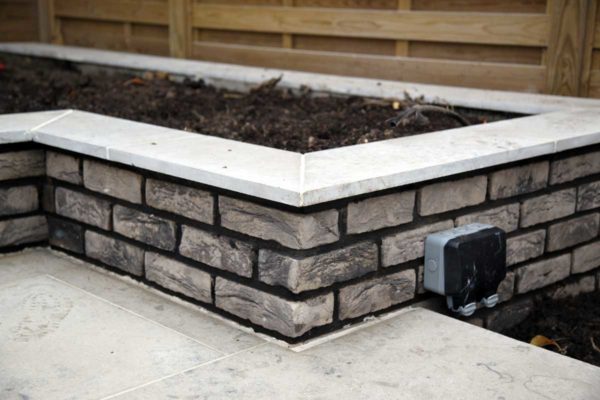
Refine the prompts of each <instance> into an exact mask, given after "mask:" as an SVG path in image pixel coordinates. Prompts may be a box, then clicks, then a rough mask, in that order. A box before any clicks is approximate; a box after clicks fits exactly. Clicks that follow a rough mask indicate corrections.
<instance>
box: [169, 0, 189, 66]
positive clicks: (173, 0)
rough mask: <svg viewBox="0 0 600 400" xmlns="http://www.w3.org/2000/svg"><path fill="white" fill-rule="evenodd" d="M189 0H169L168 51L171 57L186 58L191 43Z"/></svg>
mask: <svg viewBox="0 0 600 400" xmlns="http://www.w3.org/2000/svg"><path fill="white" fill-rule="evenodd" d="M192 11H193V10H192V4H191V0H169V52H170V54H171V57H177V58H188V57H189V56H190V54H191V44H192V24H191V15H190V14H191V13H192Z"/></svg>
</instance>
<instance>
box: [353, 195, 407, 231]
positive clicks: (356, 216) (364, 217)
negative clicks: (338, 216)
mask: <svg viewBox="0 0 600 400" xmlns="http://www.w3.org/2000/svg"><path fill="white" fill-rule="evenodd" d="M414 207H415V192H414V191H409V192H402V193H393V194H388V195H386V196H378V197H372V198H368V199H366V200H361V201H358V202H353V203H350V204H348V220H347V221H348V224H347V225H348V233H350V234H354V233H362V232H370V231H374V230H377V229H381V228H387V227H390V226H397V225H401V224H405V223H407V222H411V221H412V220H413V212H414Z"/></svg>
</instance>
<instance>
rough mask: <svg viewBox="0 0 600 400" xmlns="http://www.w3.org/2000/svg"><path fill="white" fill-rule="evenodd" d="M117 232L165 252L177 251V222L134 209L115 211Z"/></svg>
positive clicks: (119, 208)
mask: <svg viewBox="0 0 600 400" xmlns="http://www.w3.org/2000/svg"><path fill="white" fill-rule="evenodd" d="M113 226H114V230H115V232H118V233H120V234H121V235H123V236H127V237H128V238H131V239H135V240H138V241H140V242H144V243H147V244H149V245H151V246H154V247H158V248H159V249H164V250H175V222H173V221H169V220H167V219H164V218H160V217H157V216H156V215H153V214H147V213H144V212H141V211H138V210H134V209H132V208H128V207H123V206H120V205H116V206H115V207H114V209H113Z"/></svg>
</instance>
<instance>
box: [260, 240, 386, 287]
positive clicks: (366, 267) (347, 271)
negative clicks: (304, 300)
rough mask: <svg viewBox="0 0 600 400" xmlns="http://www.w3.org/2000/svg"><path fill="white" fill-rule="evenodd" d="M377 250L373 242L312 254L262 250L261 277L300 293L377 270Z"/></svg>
mask: <svg viewBox="0 0 600 400" xmlns="http://www.w3.org/2000/svg"><path fill="white" fill-rule="evenodd" d="M377 253H378V251H377V245H376V244H375V243H369V242H363V243H358V244H355V245H352V246H348V247H345V248H342V249H338V250H333V251H330V252H327V253H321V254H317V255H314V256H308V257H292V256H288V255H284V254H281V253H278V252H275V251H272V250H266V249H262V250H260V253H259V261H258V273H259V279H260V280H261V281H263V282H265V283H268V284H269V285H281V286H284V287H286V288H287V289H289V290H290V291H292V292H294V293H300V292H304V291H306V290H313V289H318V288H320V287H325V286H330V285H332V284H334V283H336V282H343V281H347V280H350V279H353V278H358V277H360V276H362V275H365V274H367V273H369V272H372V271H376V270H377V261H378V254H377Z"/></svg>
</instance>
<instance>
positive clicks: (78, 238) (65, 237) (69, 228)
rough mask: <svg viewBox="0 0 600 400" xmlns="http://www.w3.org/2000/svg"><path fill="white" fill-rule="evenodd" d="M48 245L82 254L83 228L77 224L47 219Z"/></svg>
mask: <svg viewBox="0 0 600 400" xmlns="http://www.w3.org/2000/svg"><path fill="white" fill-rule="evenodd" d="M48 230H49V233H50V244H51V245H52V246H56V247H60V248H62V249H66V250H70V251H73V252H75V253H80V254H83V251H84V250H83V227H82V226H81V225H79V224H74V223H72V222H68V221H63V220H61V219H58V218H55V217H48Z"/></svg>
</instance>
